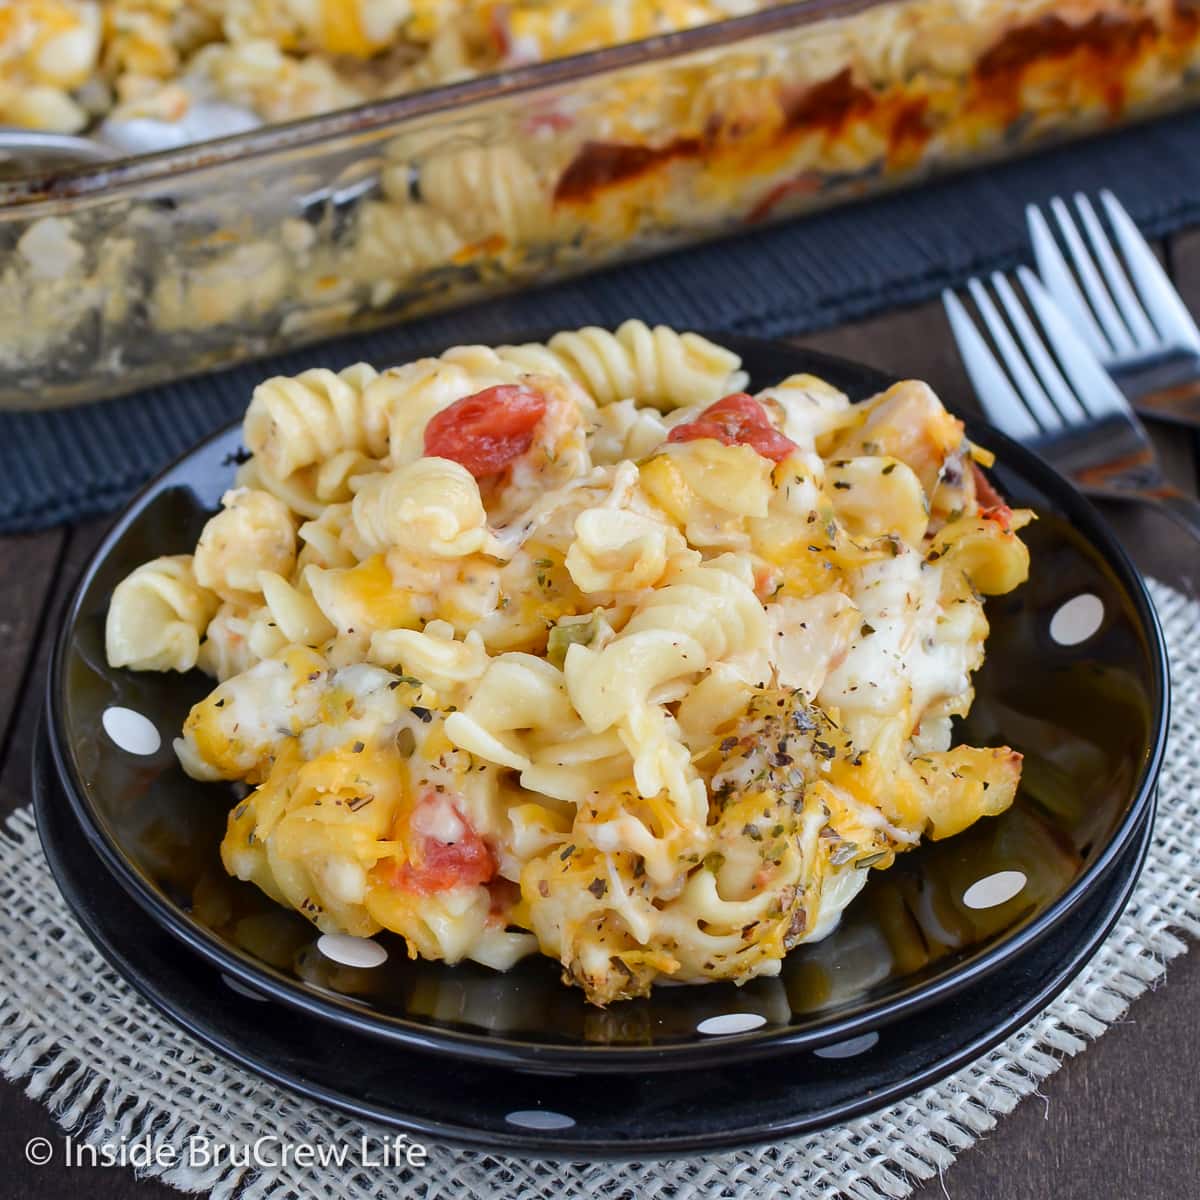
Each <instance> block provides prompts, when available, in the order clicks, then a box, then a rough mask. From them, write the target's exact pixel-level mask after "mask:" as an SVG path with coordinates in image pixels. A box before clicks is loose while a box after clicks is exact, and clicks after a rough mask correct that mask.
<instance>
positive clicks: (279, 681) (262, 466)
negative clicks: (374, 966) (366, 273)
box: [107, 322, 1031, 1005]
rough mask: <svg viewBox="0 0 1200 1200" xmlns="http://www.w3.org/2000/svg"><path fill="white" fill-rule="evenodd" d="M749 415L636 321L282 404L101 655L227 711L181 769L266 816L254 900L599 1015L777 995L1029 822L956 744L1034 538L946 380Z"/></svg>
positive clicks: (360, 381) (695, 353)
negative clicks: (744, 985) (216, 506)
mask: <svg viewBox="0 0 1200 1200" xmlns="http://www.w3.org/2000/svg"><path fill="white" fill-rule="evenodd" d="M745 382H746V381H745V377H744V375H743V374H742V373H741V371H740V363H739V361H738V359H737V356H736V355H733V354H731V353H730V352H729V351H727V350H724V349H723V348H721V347H719V346H716V345H713V344H712V343H710V342H707V341H705V340H704V339H699V338H694V337H693V336H692V335H679V334H676V333H674V332H673V331H670V330H664V329H658V330H654V331H651V330H649V329H648V328H647V327H646V326H644V325H642V324H640V323H638V322H628V323H627V324H626V325H624V326H622V327H621V329H620V330H618V331H617V333H615V334H612V333H607V332H605V331H602V330H583V331H579V332H577V333H572V334H564V335H558V336H556V337H554V338H551V339H550V340H549V341H548V342H547V343H545V344H544V345H526V346H516V347H514V346H508V347H500V348H499V349H497V350H492V349H490V348H488V347H485V346H460V347H454V348H452V349H450V350H447V351H446V352H445V353H444V354H442V355H440V356H439V357H437V358H428V359H422V360H419V361H417V362H414V363H409V364H406V365H403V366H399V367H394V368H391V369H389V370H387V371H385V372H384V373H383V374H381V375H376V373H375V372H374V371H373V370H372V369H371V368H369V367H365V366H358V367H354V368H350V369H349V370H348V371H345V372H342V373H341V374H340V375H336V374H334V373H332V372H329V371H309V372H306V373H305V374H304V375H301V376H300V377H298V378H297V379H295V380H287V379H274V380H269V381H268V382H267V383H265V384H263V385H262V386H260V387H259V388H258V389H257V390H256V392H255V394H254V398H253V400H252V402H251V405H250V411H249V412H248V414H247V418H246V425H245V438H246V443H247V446H248V447H249V448H250V449H251V451H252V452H253V456H252V457H251V459H250V460H249V461H248V462H247V463H245V464H244V465H243V466H242V467H241V468H240V470H239V481H240V483H241V485H242V486H241V487H240V488H238V489H236V490H233V491H231V492H229V493H227V494H226V496H225V498H224V501H223V508H222V510H221V511H220V512H218V513H217V514H215V515H214V516H213V517H212V518H211V520H210V521H209V522H208V524H207V525H206V526H205V529H204V531H203V533H202V534H201V537H200V540H199V544H198V545H197V547H196V551H195V554H194V556H188V555H180V556H176V557H168V558H160V559H156V560H154V561H153V562H150V563H147V564H145V565H144V566H142V567H139V568H138V569H137V570H136V571H134V572H133V573H132V574H131V575H130V576H129V577H128V578H127V579H126V580H124V581H123V582H122V583H121V584H119V585H118V587H117V588H116V589H115V590H114V593H113V596H112V601H111V605H110V609H109V614H108V628H107V649H108V655H109V660H110V662H111V663H112V664H113V665H114V666H131V667H134V668H136V669H152V670H166V669H175V670H188V669H190V668H191V667H192V666H195V665H199V666H201V667H202V668H203V669H204V670H206V671H208V672H209V673H210V674H212V675H214V676H215V677H216V678H217V680H218V681H219V682H218V684H217V686H216V688H215V689H214V690H213V691H212V692H211V694H210V695H209V696H208V697H207V698H206V699H204V700H202V701H201V702H200V703H198V704H197V705H196V706H195V707H194V708H193V709H192V711H191V713H190V714H189V716H188V718H187V721H186V723H185V725H184V729H183V733H182V736H181V737H180V738H179V740H178V741H177V743H176V750H177V753H178V756H179V759H180V762H181V764H182V765H183V767H184V769H185V770H186V771H188V772H189V773H190V774H192V775H193V776H195V777H196V778H199V779H204V780H211V781H217V780H237V781H240V782H241V783H243V784H246V785H249V787H250V789H251V790H250V791H249V793H248V794H246V795H245V796H244V798H242V799H240V800H239V801H238V803H237V804H236V805H235V806H234V808H233V810H232V812H231V814H230V818H229V824H228V829H227V833H226V837H225V840H224V842H223V844H222V858H223V861H224V864H225V866H226V869H227V870H228V871H229V872H230V873H231V874H233V875H236V876H237V877H238V878H240V879H244V880H249V881H251V882H253V883H255V884H256V885H257V886H258V887H260V888H261V889H263V891H265V892H266V893H267V894H268V895H270V896H271V897H273V898H274V899H275V900H277V901H278V902H279V903H280V904H283V905H286V906H288V907H291V908H294V909H296V910H297V911H299V912H301V913H303V914H304V915H305V916H307V917H308V918H309V919H310V920H311V921H312V922H313V923H314V924H315V925H317V926H318V927H319V928H321V929H323V930H329V931H334V930H337V931H343V932H347V933H352V934H358V935H364V936H369V935H371V934H374V933H376V932H378V931H379V930H381V929H386V930H391V931H393V932H394V933H397V934H399V935H400V936H402V937H403V938H404V939H406V941H407V943H408V946H409V949H410V952H411V953H413V954H414V955H421V956H424V957H427V958H436V959H442V960H444V961H446V962H451V963H452V962H457V961H459V960H461V959H464V958H470V959H473V960H475V961H477V962H480V963H483V964H485V965H488V966H491V967H494V968H497V969H503V968H505V967H507V966H509V965H511V964H512V963H513V962H514V961H515V960H516V959H517V958H519V957H521V956H522V955H525V954H528V953H531V952H533V951H540V952H541V953H543V954H545V955H548V956H550V957H552V958H554V959H556V960H558V961H559V962H560V963H561V964H562V967H563V970H564V973H565V976H566V978H568V979H569V980H571V981H573V982H574V983H576V984H578V985H579V986H580V987H581V988H582V989H583V990H584V992H585V993H586V995H587V997H588V999H589V1000H591V1001H593V1002H594V1003H596V1004H601V1005H603V1004H608V1003H609V1002H611V1001H614V1000H618V999H621V998H624V997H629V996H636V995H642V994H644V993H645V992H646V991H647V990H648V989H649V988H650V987H652V986H653V985H654V983H655V981H657V980H661V979H664V978H670V979H674V980H676V981H697V980H704V979H731V980H734V981H736V982H743V981H745V980H747V979H751V978H754V977H755V976H760V975H770V974H774V973H776V972H778V970H779V969H780V963H781V961H782V959H783V957H784V956H785V955H786V954H787V952H788V951H789V950H790V949H791V948H792V947H793V946H795V945H797V944H799V943H800V942H803V941H809V940H813V939H817V938H821V937H824V936H825V935H826V934H827V933H828V932H829V931H830V930H831V929H832V928H833V927H834V926H835V925H836V923H837V920H838V918H839V915H840V913H841V912H842V910H843V909H844V908H845V906H846V905H847V904H849V903H850V902H851V901H852V900H853V898H854V896H855V894H856V893H857V892H858V891H859V889H861V888H862V887H863V886H864V884H865V882H866V880H867V878H868V876H869V874H870V871H871V870H872V869H875V870H883V869H886V868H887V867H888V866H890V865H891V863H892V862H893V861H894V858H895V856H896V854H898V853H902V852H904V851H905V850H908V849H910V848H912V847H913V846H914V845H916V844H917V843H918V842H919V841H920V840H921V838H922V836H929V837H933V838H942V837H949V836H952V835H954V834H956V833H958V832H960V831H961V830H962V829H964V828H966V827H967V826H968V825H970V824H971V823H972V822H974V821H976V820H978V819H980V818H982V817H985V816H989V815H993V814H995V813H998V812H1001V811H1003V809H1004V808H1006V807H1007V806H1008V805H1009V804H1010V803H1011V802H1012V799H1013V796H1014V794H1015V790H1016V787H1017V784H1018V781H1019V778H1020V767H1021V761H1020V755H1018V754H1016V753H1014V752H1013V751H1012V750H1010V749H1008V748H1007V747H998V748H990V747H989V748H975V747H971V746H963V745H959V746H953V745H952V744H951V742H952V739H951V726H950V721H951V718H952V717H953V716H955V715H963V714H965V713H966V712H967V711H968V710H969V708H970V705H971V702H972V698H973V689H972V684H971V677H972V674H973V672H974V671H975V670H977V669H978V667H979V666H980V664H981V663H982V661H983V656H984V640H985V638H986V636H987V620H986V617H985V615H984V611H983V601H982V598H981V597H982V595H984V594H995V593H1000V592H1004V591H1008V590H1010V589H1011V588H1013V587H1016V586H1018V585H1019V584H1020V583H1021V581H1022V580H1023V579H1024V578H1025V576H1026V574H1027V572H1028V568H1029V559H1028V552H1027V550H1026V548H1025V546H1024V545H1023V543H1022V542H1021V540H1020V537H1019V536H1018V533H1019V530H1020V528H1021V526H1022V525H1023V524H1024V523H1025V522H1026V521H1027V520H1029V519H1030V518H1031V514H1029V513H1028V512H1024V511H1016V512H1014V511H1013V510H1012V509H1010V508H1009V507H1007V506H1006V505H1004V504H1003V503H996V496H995V493H994V492H992V491H991V490H990V489H986V499H984V500H981V498H980V496H979V495H978V494H977V488H978V481H979V479H980V478H981V476H980V475H979V474H978V468H977V467H976V466H975V463H974V458H975V457H976V456H977V454H978V452H977V451H976V450H975V448H974V447H972V446H971V444H970V443H969V442H967V441H966V440H965V438H964V436H963V431H962V427H961V425H960V424H959V423H958V422H957V421H956V420H955V419H954V418H953V417H951V416H950V415H949V414H948V413H946V411H945V410H944V409H943V408H942V406H941V404H940V403H939V402H938V400H937V397H936V396H934V394H933V393H932V392H931V391H930V390H929V389H928V388H927V387H925V385H923V384H919V383H915V382H907V383H902V384H897V385H896V386H894V387H892V388H890V389H889V390H888V391H886V392H884V393H883V394H881V395H880V396H876V397H873V398H872V399H870V400H867V401H865V402H863V403H862V404H857V405H852V404H850V402H849V401H848V400H847V398H846V397H845V396H843V395H841V393H839V392H837V391H835V390H834V389H832V388H830V387H829V386H828V385H826V384H824V383H823V382H822V381H820V380H818V379H814V378H812V377H809V376H796V377H792V378H790V379H787V380H784V381H783V382H782V383H780V384H779V385H777V386H776V387H773V388H768V389H766V390H765V391H762V392H760V393H759V394H758V395H757V396H750V395H748V394H746V393H744V392H742V391H741V390H740V389H741V388H742V387H743V386H744V385H745ZM727 389H728V390H727ZM300 518H307V519H306V520H303V521H301V520H300ZM297 527H298V528H297Z"/></svg>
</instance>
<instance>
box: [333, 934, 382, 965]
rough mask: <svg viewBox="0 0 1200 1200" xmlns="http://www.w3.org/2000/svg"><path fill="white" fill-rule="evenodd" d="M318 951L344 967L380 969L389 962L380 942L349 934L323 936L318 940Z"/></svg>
mask: <svg viewBox="0 0 1200 1200" xmlns="http://www.w3.org/2000/svg"><path fill="white" fill-rule="evenodd" d="M317 949H318V950H320V952H321V953H322V954H323V955H325V957H326V958H331V959H333V961H334V962H336V963H341V964H342V966H344V967H378V966H381V965H382V964H383V963H385V962H387V956H388V952H387V951H386V950H385V949H384V948H383V947H382V946H381V945H380V944H379V943H378V942H375V941H372V940H371V939H370V938H360V937H353V936H352V935H351V934H348V933H323V934H321V936H320V937H319V938H317Z"/></svg>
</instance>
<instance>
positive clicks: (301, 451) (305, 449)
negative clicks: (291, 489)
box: [242, 363, 388, 479]
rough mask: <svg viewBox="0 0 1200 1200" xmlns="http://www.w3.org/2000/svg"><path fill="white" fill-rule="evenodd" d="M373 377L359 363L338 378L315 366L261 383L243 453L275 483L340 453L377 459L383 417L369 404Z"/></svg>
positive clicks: (383, 443)
mask: <svg viewBox="0 0 1200 1200" xmlns="http://www.w3.org/2000/svg"><path fill="white" fill-rule="evenodd" d="M376 375H377V372H376V371H375V370H374V369H373V368H371V367H369V366H367V365H366V364H365V363H358V364H356V365H355V366H352V367H347V368H346V369H345V370H344V371H340V372H337V373H334V372H333V371H328V370H325V369H324V368H321V367H318V368H314V369H313V370H310V371H304V372H303V373H302V374H300V375H297V376H296V377H295V378H294V379H293V378H287V377H285V376H277V377H276V378H274V379H268V380H267V381H266V382H265V383H260V384H259V385H258V387H256V388H255V389H254V396H253V399H251V401H250V407H249V408H248V409H247V410H246V418H245V421H244V422H243V425H242V432H243V436H244V438H245V442H246V448H247V449H248V450H249V451H250V452H251V453H252V454H253V455H254V456H255V458H256V459H258V460H260V462H261V464H262V465H263V466H264V467H266V469H267V470H268V471H270V473H271V474H272V475H274V476H276V477H277V478H279V479H286V478H287V477H288V476H290V475H291V474H292V473H293V472H294V471H298V470H300V469H301V468H302V467H307V466H311V465H312V464H313V463H316V462H320V461H322V460H323V459H328V458H332V457H333V455H335V454H337V453H338V452H340V451H342V450H359V451H362V452H363V453H365V454H368V455H370V456H371V457H372V458H379V457H381V456H382V455H383V454H384V453H385V452H386V451H387V429H388V426H387V413H386V412H385V411H383V410H382V409H380V408H378V407H377V406H375V405H373V404H372V403H371V402H370V400H369V399H368V391H369V389H368V386H367V385H368V384H370V383H371V382H372V380H374V379H375V377H376Z"/></svg>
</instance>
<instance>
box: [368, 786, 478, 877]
mask: <svg viewBox="0 0 1200 1200" xmlns="http://www.w3.org/2000/svg"><path fill="white" fill-rule="evenodd" d="M421 803H422V804H426V805H432V804H435V803H448V801H445V800H433V799H432V798H431V797H427V798H426V799H424V800H422V801H421ZM455 816H456V817H457V818H458V824H459V825H461V827H462V833H461V836H459V838H458V839H457V840H456V841H453V842H443V841H440V840H439V839H438V838H435V837H430V836H429V835H428V834H424V833H419V832H417V831H416V830H414V831H413V834H412V839H411V845H412V849H413V859H412V861H410V862H406V863H401V864H400V865H399V866H398V867H397V868H396V872H395V875H394V876H393V879H392V883H393V885H394V886H395V887H398V888H401V889H403V890H404V891H406V892H414V893H415V894H416V895H418V896H428V895H430V894H431V893H432V892H444V891H447V890H448V889H449V888H453V887H459V886H461V885H463V884H467V885H471V886H474V885H476V884H481V883H487V882H488V881H489V880H490V879H492V877H493V876H494V875H495V874H496V858H495V856H494V855H493V854H492V851H491V849H490V848H489V847H488V844H487V843H486V842H485V841H484V840H483V838H481V837H480V836H479V834H478V833H476V831H475V829H474V828H473V827H472V826H471V824H470V822H469V821H467V819H466V818H465V817H464V816H463V815H462V814H461V813H459V812H458V810H457V809H455Z"/></svg>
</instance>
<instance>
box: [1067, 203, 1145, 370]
mask: <svg viewBox="0 0 1200 1200" xmlns="http://www.w3.org/2000/svg"><path fill="white" fill-rule="evenodd" d="M1075 207H1076V208H1077V209H1078V210H1079V216H1080V219H1081V220H1082V221H1083V227H1084V229H1085V230H1086V231H1087V235H1088V241H1089V242H1091V244H1092V253H1093V254H1094V255H1095V256H1096V260H1097V261H1098V262H1099V263H1100V270H1101V271H1103V272H1104V278H1105V279H1106V280H1107V281H1108V290H1109V294H1110V295H1111V296H1112V298H1113V299H1114V300H1115V301H1116V302H1117V307H1118V308H1119V309H1120V310H1121V315H1122V316H1123V317H1124V318H1125V325H1126V326H1127V328H1128V329H1129V332H1130V334H1131V335H1132V337H1133V341H1134V344H1135V345H1136V346H1137V348H1138V349H1139V350H1141V351H1143V352H1145V353H1147V354H1148V353H1150V352H1151V351H1153V350H1155V349H1157V348H1158V346H1159V344H1160V341H1161V339H1160V338H1159V336H1158V331H1157V330H1156V329H1155V328H1154V326H1153V325H1151V324H1150V320H1149V318H1148V317H1147V316H1146V310H1145V309H1143V308H1142V306H1141V305H1140V304H1139V303H1138V301H1137V297H1136V296H1134V294H1133V289H1132V288H1131V287H1130V286H1129V279H1128V277H1127V276H1126V274H1125V272H1124V271H1123V270H1122V269H1121V264H1120V262H1118V261H1117V256H1116V253H1115V252H1114V251H1113V248H1112V242H1110V241H1109V240H1108V235H1107V234H1106V233H1105V232H1104V227H1103V226H1102V225H1101V224H1100V219H1099V218H1098V217H1097V216H1096V210H1095V209H1094V208H1092V202H1091V201H1090V200H1089V199H1088V198H1087V197H1086V196H1085V195H1083V193H1082V192H1076V193H1075Z"/></svg>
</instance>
